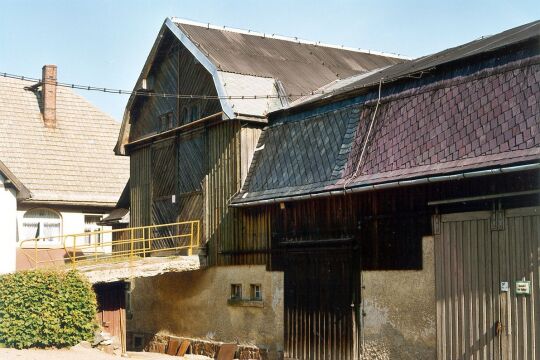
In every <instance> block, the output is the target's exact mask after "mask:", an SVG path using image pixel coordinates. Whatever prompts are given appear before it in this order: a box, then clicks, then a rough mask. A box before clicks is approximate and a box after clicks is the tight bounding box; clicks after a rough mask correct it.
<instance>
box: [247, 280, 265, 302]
mask: <svg viewBox="0 0 540 360" xmlns="http://www.w3.org/2000/svg"><path fill="white" fill-rule="evenodd" d="M257 293H258V294H257ZM249 299H250V300H251V301H262V286H261V284H250V285H249Z"/></svg>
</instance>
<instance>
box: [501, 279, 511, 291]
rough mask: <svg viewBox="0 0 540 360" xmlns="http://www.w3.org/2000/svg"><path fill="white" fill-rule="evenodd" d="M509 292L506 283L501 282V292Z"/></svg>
mask: <svg viewBox="0 0 540 360" xmlns="http://www.w3.org/2000/svg"><path fill="white" fill-rule="evenodd" d="M508 291H510V287H509V286H508V281H501V292H508Z"/></svg>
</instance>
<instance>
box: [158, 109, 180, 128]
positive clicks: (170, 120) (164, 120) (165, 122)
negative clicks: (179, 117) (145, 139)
mask: <svg viewBox="0 0 540 360" xmlns="http://www.w3.org/2000/svg"><path fill="white" fill-rule="evenodd" d="M174 120H175V118H174V113H172V112H168V113H166V114H163V115H161V116H160V117H159V121H158V127H159V129H158V132H163V131H167V130H171V129H172V128H174V127H175V126H176V124H175V121H174Z"/></svg>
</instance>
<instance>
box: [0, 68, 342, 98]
mask: <svg viewBox="0 0 540 360" xmlns="http://www.w3.org/2000/svg"><path fill="white" fill-rule="evenodd" d="M0 76H3V77H5V78H10V79H17V80H26V81H34V82H36V83H37V84H38V85H39V84H43V81H42V79H38V78H33V77H29V76H21V75H15V74H10V73H5V72H0ZM45 83H46V84H50V85H56V86H60V87H66V88H71V89H78V90H87V91H101V92H104V93H110V94H120V95H136V96H148V97H161V98H175V99H197V100H221V99H225V100H256V99H281V98H283V97H284V96H287V97H289V98H293V97H304V96H309V95H319V94H320V95H324V94H332V93H334V91H333V90H332V91H325V90H317V91H311V92H309V93H301V94H286V95H278V94H270V95H269V94H267V95H230V96H227V95H200V94H168V93H156V92H152V91H151V90H122V89H111V88H105V87H98V86H87V85H79V84H70V83H63V82H59V81H45Z"/></svg>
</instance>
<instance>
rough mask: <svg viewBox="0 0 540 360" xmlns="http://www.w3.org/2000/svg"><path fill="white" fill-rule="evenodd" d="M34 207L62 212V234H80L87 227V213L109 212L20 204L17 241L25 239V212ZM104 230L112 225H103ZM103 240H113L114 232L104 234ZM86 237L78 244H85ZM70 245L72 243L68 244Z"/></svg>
mask: <svg viewBox="0 0 540 360" xmlns="http://www.w3.org/2000/svg"><path fill="white" fill-rule="evenodd" d="M34 208H45V209H50V210H54V211H56V212H57V213H59V214H60V217H61V219H62V230H61V231H62V235H69V234H80V233H83V232H84V229H85V223H84V216H85V215H101V216H102V217H105V216H107V213H103V212H94V211H92V210H89V209H84V208H74V209H62V208H57V207H54V206H46V205H43V206H24V205H22V206H19V208H18V209H17V242H20V241H22V240H24V239H22V237H23V234H24V231H23V218H24V214H25V213H26V212H27V211H28V210H31V209H34ZM102 229H103V231H108V230H111V229H112V228H111V227H110V226H103V227H102ZM102 241H103V242H111V241H112V234H103V240H102ZM83 244H85V242H84V237H78V238H77V245H83ZM66 245H70V244H66Z"/></svg>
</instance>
